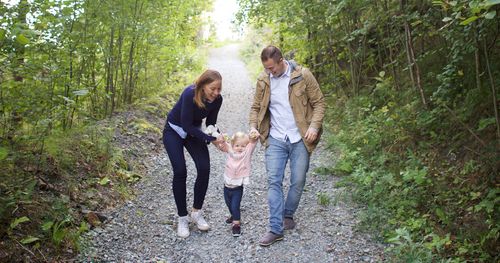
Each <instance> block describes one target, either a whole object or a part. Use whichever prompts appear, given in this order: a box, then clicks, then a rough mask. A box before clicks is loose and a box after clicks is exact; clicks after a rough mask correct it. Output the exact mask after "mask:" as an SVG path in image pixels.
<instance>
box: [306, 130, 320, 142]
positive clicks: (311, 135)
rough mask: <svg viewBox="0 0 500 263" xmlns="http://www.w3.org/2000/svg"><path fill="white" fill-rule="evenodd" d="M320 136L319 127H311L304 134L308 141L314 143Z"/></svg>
mask: <svg viewBox="0 0 500 263" xmlns="http://www.w3.org/2000/svg"><path fill="white" fill-rule="evenodd" d="M317 138H318V129H315V128H311V127H309V129H307V131H306V134H305V135H304V140H306V142H309V143H312V142H314V141H315V140H316V139H317Z"/></svg>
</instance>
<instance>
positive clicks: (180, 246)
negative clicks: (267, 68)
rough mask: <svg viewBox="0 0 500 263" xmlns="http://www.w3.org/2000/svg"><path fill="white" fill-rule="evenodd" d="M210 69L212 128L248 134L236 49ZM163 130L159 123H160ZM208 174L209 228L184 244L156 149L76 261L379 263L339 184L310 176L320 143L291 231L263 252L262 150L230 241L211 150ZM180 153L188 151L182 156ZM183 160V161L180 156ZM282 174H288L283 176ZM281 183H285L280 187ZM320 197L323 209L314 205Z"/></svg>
mask: <svg viewBox="0 0 500 263" xmlns="http://www.w3.org/2000/svg"><path fill="white" fill-rule="evenodd" d="M208 67H209V68H212V69H216V70H219V71H220V72H221V74H222V76H223V86H222V87H223V89H222V94H223V96H224V103H223V106H222V109H221V111H220V113H219V120H218V125H219V127H220V128H221V129H222V130H223V132H225V133H229V134H232V133H233V132H236V131H239V130H241V131H247V130H248V124H247V122H248V111H249V107H250V101H251V99H252V94H253V89H254V86H255V84H254V80H251V79H250V78H249V76H248V73H247V71H246V68H245V65H244V64H243V62H242V61H241V60H240V59H239V58H238V46H237V45H229V46H225V47H222V48H218V49H214V50H212V52H211V56H210V60H209V65H208ZM161 125H162V124H161ZM210 154H211V162H212V170H211V178H210V185H209V188H208V192H207V196H206V199H205V205H204V211H205V217H206V219H207V221H208V222H209V223H210V224H211V230H210V231H209V232H200V231H199V230H197V229H196V227H195V226H193V225H192V226H191V235H190V236H189V237H188V238H187V239H181V238H177V237H176V209H175V203H174V199H173V195H172V190H171V183H172V172H171V168H170V162H169V160H168V157H167V155H166V153H165V152H164V151H163V152H161V153H160V154H159V155H157V156H154V157H152V159H151V160H148V163H149V164H150V165H149V166H150V167H149V172H148V174H147V175H146V176H145V177H144V179H143V180H142V181H141V182H140V183H138V184H137V185H136V190H137V198H135V199H134V200H131V201H128V202H127V203H125V204H124V205H123V206H122V207H119V208H116V209H115V210H114V211H111V212H110V215H111V216H110V218H111V219H110V220H109V222H107V224H106V225H105V226H104V227H103V228H96V229H94V230H92V231H90V232H89V233H87V234H86V239H87V243H88V245H87V247H85V248H84V249H83V251H82V253H81V254H80V255H79V257H78V261H83V262H88V261H105V262H380V261H383V260H384V258H383V249H384V247H383V246H382V245H381V244H377V243H375V242H373V241H372V240H371V239H370V237H369V236H368V235H367V234H364V233H359V232H357V231H355V229H354V226H355V224H356V223H357V220H356V212H357V209H355V208H353V207H352V206H350V205H349V204H346V203H344V201H345V199H344V198H339V196H340V197H341V196H342V191H343V190H342V189H339V188H335V187H334V185H335V182H336V181H338V178H336V177H334V176H321V175H316V174H315V173H314V170H315V168H316V167H320V166H321V164H322V163H325V162H332V160H334V158H335V157H334V156H333V155H332V154H330V153H329V152H328V151H327V150H325V149H324V148H323V147H322V146H321V145H320V147H318V149H317V150H316V152H314V154H313V156H312V157H311V169H310V173H309V174H308V181H307V183H306V189H305V192H304V194H303V195H302V200H301V203H300V206H299V209H298V211H297V213H296V216H295V218H296V222H297V227H296V229H294V230H291V231H286V232H285V239H284V240H283V241H281V242H278V243H275V244H273V245H271V246H270V247H267V248H263V247H260V246H259V245H258V240H259V239H260V236H261V235H262V234H264V233H265V232H266V231H267V221H268V208H267V199H266V196H267V184H266V181H267V180H266V173H265V167H264V149H263V148H261V146H260V145H259V146H257V150H256V151H255V153H254V158H253V164H252V165H253V171H252V178H251V179H252V184H251V185H249V186H248V187H246V188H245V191H244V194H243V200H242V236H241V237H237V238H236V237H233V236H232V235H231V230H230V226H229V225H227V224H226V223H225V222H224V220H225V218H226V217H227V216H228V211H227V208H226V206H225V204H224V199H223V178H222V173H223V167H224V166H223V164H224V156H223V154H222V153H220V152H218V151H217V150H216V149H215V148H214V147H210ZM186 155H187V153H186ZM187 156H189V155H187ZM186 159H187V160H188V204H191V203H192V199H191V196H190V195H192V189H193V184H194V178H195V176H194V175H195V168H194V163H193V162H192V160H191V158H190V157H187V158H186ZM288 176H289V174H287V177H286V178H288ZM285 185H286V183H285ZM318 193H325V195H326V196H328V197H329V199H330V200H331V201H332V202H331V204H330V205H327V206H323V205H319V204H318Z"/></svg>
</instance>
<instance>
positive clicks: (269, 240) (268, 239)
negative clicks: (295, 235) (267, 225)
mask: <svg viewBox="0 0 500 263" xmlns="http://www.w3.org/2000/svg"><path fill="white" fill-rule="evenodd" d="M280 240H283V235H277V234H275V233H273V232H267V233H266V234H265V235H264V236H263V237H262V238H261V239H260V241H259V245H261V246H263V247H267V246H269V245H271V244H273V243H274V242H276V241H280Z"/></svg>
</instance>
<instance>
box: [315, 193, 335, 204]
mask: <svg viewBox="0 0 500 263" xmlns="http://www.w3.org/2000/svg"><path fill="white" fill-rule="evenodd" d="M317 195H318V204H319V205H322V206H329V205H330V203H331V202H332V201H331V198H330V196H329V195H328V194H327V193H323V192H320V193H318V194H317Z"/></svg>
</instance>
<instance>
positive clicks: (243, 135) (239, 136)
mask: <svg viewBox="0 0 500 263" xmlns="http://www.w3.org/2000/svg"><path fill="white" fill-rule="evenodd" d="M240 139H244V140H247V141H249V140H250V137H248V134H246V133H244V132H236V133H235V134H233V136H232V137H231V145H234V143H235V142H236V141H237V140H240Z"/></svg>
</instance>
